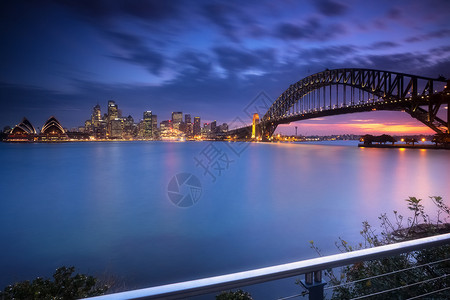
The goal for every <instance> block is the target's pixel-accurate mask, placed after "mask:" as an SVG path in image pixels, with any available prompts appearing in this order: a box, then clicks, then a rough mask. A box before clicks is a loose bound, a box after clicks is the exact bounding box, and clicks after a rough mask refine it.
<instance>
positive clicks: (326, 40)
mask: <svg viewBox="0 0 450 300" xmlns="http://www.w3.org/2000/svg"><path fill="white" fill-rule="evenodd" d="M0 37H1V41H2V45H1V46H0V56H1V65H0V66H1V72H0V126H2V128H3V127H4V126H7V125H9V126H14V125H16V124H18V123H19V122H20V121H21V120H22V118H23V117H27V118H28V119H29V120H30V121H31V122H32V124H33V125H34V126H35V127H42V124H44V123H45V121H46V120H47V119H48V118H49V117H50V116H52V115H54V116H55V117H56V118H57V119H58V120H59V121H60V122H61V123H62V125H63V126H64V127H66V128H69V129H70V128H72V127H75V126H82V125H84V121H85V120H87V119H89V118H90V115H91V112H92V108H93V106H95V105H96V104H99V105H100V106H101V109H102V113H104V112H105V110H106V106H107V101H108V100H114V101H116V103H117V104H118V106H119V109H120V110H121V111H122V114H123V115H124V116H128V115H131V116H132V117H133V118H134V120H135V122H138V121H139V120H140V119H142V114H143V112H144V111H147V110H151V111H152V112H153V113H154V114H156V115H158V122H160V121H162V120H167V119H170V117H171V112H172V111H182V112H183V113H189V114H191V115H192V116H200V117H201V118H202V122H207V121H212V120H217V122H218V123H223V122H226V123H231V122H232V121H233V120H235V119H236V118H240V119H241V120H243V121H244V122H247V121H248V123H250V122H251V120H250V119H249V118H248V117H247V116H246V113H245V108H246V107H247V106H248V104H249V103H252V101H254V100H255V99H256V98H257V97H258V95H261V93H263V95H265V97H266V98H267V99H268V101H270V102H273V101H275V99H276V98H277V97H278V96H279V95H280V94H281V93H282V92H283V91H285V90H286V89H287V88H288V87H289V85H290V84H292V83H295V82H297V81H299V80H301V79H302V78H304V77H306V76H308V75H311V74H314V73H317V72H320V71H323V70H325V69H327V68H328V69H335V68H342V67H345V68H372V69H379V70H388V71H396V72H402V73H408V74H415V75H422V76H429V77H432V78H437V77H438V76H439V75H443V76H444V77H447V78H450V1H448V0H427V1H423V0H408V1H397V0H387V1H385V0H377V1H356V0H347V1H338V0H303V1H302V0H279V1H270V0H267V1H266V0H258V1H253V0H247V1H233V0H227V1H211V0H209V1H201V0H197V1H187V0H185V1H178V0H170V1H153V0H150V1H135V0H99V1H95V0H78V1H75V0H74V1H71V0H61V1H56V0H54V1H51V0H41V1H31V0H30V1H24V0H14V1H1V4H0ZM247 119H248V120H247ZM294 126H297V127H298V133H299V134H304V135H314V134H321V135H325V134H344V133H353V134H365V133H375V134H381V133H388V134H404V133H411V134H413V133H417V134H418V133H423V134H433V131H431V130H430V129H428V128H427V127H425V126H424V125H422V123H420V122H418V121H416V120H415V119H413V118H411V117H410V116H409V115H408V114H406V113H402V112H379V111H377V112H370V113H357V114H347V115H341V116H333V117H326V118H318V119H311V120H307V121H300V122H296V123H292V124H290V125H283V126H279V131H280V132H282V133H286V134H293V133H294Z"/></svg>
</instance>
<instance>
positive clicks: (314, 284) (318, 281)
mask: <svg viewBox="0 0 450 300" xmlns="http://www.w3.org/2000/svg"><path fill="white" fill-rule="evenodd" d="M302 282H303V286H304V287H305V288H306V289H307V290H308V294H309V300H323V287H324V286H325V284H326V283H325V282H322V271H321V270H319V271H314V272H310V273H306V274H305V280H302Z"/></svg>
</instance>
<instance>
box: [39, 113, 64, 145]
mask: <svg viewBox="0 0 450 300" xmlns="http://www.w3.org/2000/svg"><path fill="white" fill-rule="evenodd" d="M38 139H39V141H43V142H60V141H67V140H68V136H67V132H66V130H65V129H64V128H63V127H62V126H61V123H59V121H58V120H57V119H56V118H55V117H54V116H51V117H50V118H49V119H48V120H47V122H45V124H44V126H42V129H41V132H40V133H39V137H38Z"/></svg>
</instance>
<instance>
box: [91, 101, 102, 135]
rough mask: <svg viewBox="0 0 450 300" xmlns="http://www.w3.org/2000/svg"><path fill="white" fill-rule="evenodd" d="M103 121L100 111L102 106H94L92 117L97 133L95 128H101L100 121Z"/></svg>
mask: <svg viewBox="0 0 450 300" xmlns="http://www.w3.org/2000/svg"><path fill="white" fill-rule="evenodd" d="M101 120H102V112H101V110H100V105H98V104H97V105H96V106H94V108H93V110H92V115H91V124H92V127H93V129H94V131H95V128H97V127H99V125H100V121H101Z"/></svg>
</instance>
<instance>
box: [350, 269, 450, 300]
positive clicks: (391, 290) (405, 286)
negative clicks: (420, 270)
mask: <svg viewBox="0 0 450 300" xmlns="http://www.w3.org/2000/svg"><path fill="white" fill-rule="evenodd" d="M449 275H450V274H445V275H442V276H439V277H434V278H430V279H427V280H423V281H419V282H414V283H411V284H407V285H403V286H399V287H396V288H393V289H389V290H384V291H380V292H376V293H372V294H369V295H364V296H360V297H356V298H352V299H351V300H357V299H364V298H368V297H372V296H377V295H381V294H385V293H389V292H394V291H398V290H401V289H404V288H407V287H411V286H415V285H418V284H422V283H426V282H430V281H433V280H437V279H441V278H445V277H447V276H449Z"/></svg>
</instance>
